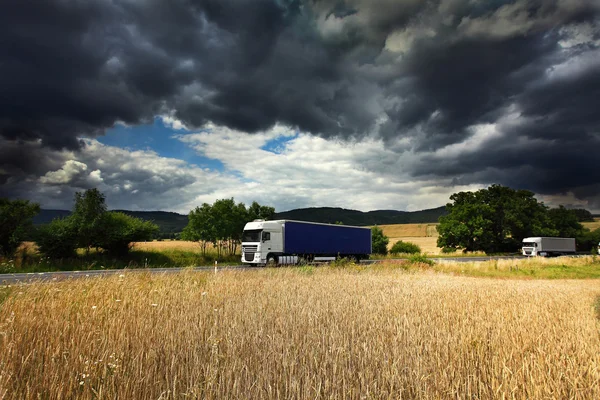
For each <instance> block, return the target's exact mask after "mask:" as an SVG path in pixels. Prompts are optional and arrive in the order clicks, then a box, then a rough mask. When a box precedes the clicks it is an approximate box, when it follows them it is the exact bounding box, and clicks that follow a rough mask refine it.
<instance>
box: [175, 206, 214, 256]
mask: <svg viewBox="0 0 600 400" xmlns="http://www.w3.org/2000/svg"><path fill="white" fill-rule="evenodd" d="M214 225H215V222H214V221H213V219H212V213H211V206H210V204H207V203H204V204H202V207H196V208H195V209H194V210H191V211H190V213H189V214H188V224H187V225H186V227H185V228H183V232H181V239H183V240H189V241H192V242H198V243H200V248H201V249H202V255H206V249H207V247H208V245H209V243H212V242H215V241H216V239H215V229H214Z"/></svg>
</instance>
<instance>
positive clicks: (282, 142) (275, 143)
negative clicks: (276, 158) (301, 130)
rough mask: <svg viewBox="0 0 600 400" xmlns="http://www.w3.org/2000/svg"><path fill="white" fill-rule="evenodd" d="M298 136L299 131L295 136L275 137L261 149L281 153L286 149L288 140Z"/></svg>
mask: <svg viewBox="0 0 600 400" xmlns="http://www.w3.org/2000/svg"><path fill="white" fill-rule="evenodd" d="M297 137H298V133H296V134H295V135H294V136H279V137H277V138H275V139H272V140H269V141H268V142H267V143H265V144H264V145H263V146H261V147H260V148H261V150H265V151H268V152H270V153H274V154H281V153H283V151H284V150H285V148H286V146H287V144H288V142H290V141H292V140H294V139H296V138H297Z"/></svg>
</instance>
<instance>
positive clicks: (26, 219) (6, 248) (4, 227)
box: [0, 198, 40, 257]
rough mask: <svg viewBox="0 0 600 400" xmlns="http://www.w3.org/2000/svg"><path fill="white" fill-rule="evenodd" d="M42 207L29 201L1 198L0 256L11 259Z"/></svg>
mask: <svg viewBox="0 0 600 400" xmlns="http://www.w3.org/2000/svg"><path fill="white" fill-rule="evenodd" d="M39 212H40V206H39V204H36V203H30V202H29V201H27V200H8V199H4V198H0V255H3V256H7V257H10V256H12V255H13V254H14V252H15V251H16V250H17V248H18V247H19V245H20V244H21V242H22V241H23V240H24V239H25V236H26V235H27V233H28V232H29V230H30V229H31V226H32V223H31V220H32V218H33V217H34V216H35V215H36V214H37V213H39Z"/></svg>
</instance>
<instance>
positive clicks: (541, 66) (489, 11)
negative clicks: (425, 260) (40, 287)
mask: <svg viewBox="0 0 600 400" xmlns="http://www.w3.org/2000/svg"><path fill="white" fill-rule="evenodd" d="M0 9H1V10H2V12H1V13H0V196H4V197H9V198H25V199H30V200H33V201H36V202H39V203H40V204H41V205H42V207H44V208H59V209H70V208H71V207H72V202H73V194H74V193H75V192H77V191H82V190H85V189H88V188H92V187H96V188H98V189H100V190H101V191H102V192H104V193H105V194H106V196H107V202H108V206H109V208H111V209H116V208H119V209H130V210H165V211H177V212H181V213H187V212H188V211H189V210H190V209H192V208H194V207H196V206H198V205H201V204H202V203H203V202H208V203H212V202H214V201H215V200H217V199H221V198H230V197H233V198H235V200H236V201H243V202H245V203H246V204H249V203H251V202H252V201H254V200H256V201H258V202H259V203H261V204H264V205H271V206H274V207H275V208H276V210H277V211H285V210H289V209H294V208H301V207H321V206H329V207H343V208H350V209H357V210H362V211H369V210H376V209H395V210H407V211H414V210H421V209H426V208H433V207H438V206H441V205H444V204H446V203H447V202H448V201H449V196H450V195H451V194H452V193H454V192H457V191H464V190H476V189H479V188H483V187H487V186H489V185H491V184H494V183H496V184H502V185H507V186H510V187H513V188H515V189H528V190H531V191H533V192H535V193H536V194H537V197H538V199H539V200H541V201H544V202H545V203H546V204H547V205H550V206H556V205H558V204H564V205H567V206H571V207H581V208H586V209H588V210H590V211H592V212H596V213H600V1H598V0H516V1H502V0H428V1H424V0H347V1H342V0H323V1H320V0H310V1H308V0H307V1H295V0H197V1H195V0H172V1H164V0H81V1H69V0H48V1H44V2H33V1H26V0H22V1H14V0H0Z"/></svg>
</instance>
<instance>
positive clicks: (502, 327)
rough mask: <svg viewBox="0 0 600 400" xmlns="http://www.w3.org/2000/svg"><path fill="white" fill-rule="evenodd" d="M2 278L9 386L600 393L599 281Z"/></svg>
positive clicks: (386, 273)
mask: <svg viewBox="0 0 600 400" xmlns="http://www.w3.org/2000/svg"><path fill="white" fill-rule="evenodd" d="M12 289H13V291H12V293H11V294H10V296H9V298H8V299H7V300H5V302H4V303H3V304H2V305H1V308H0V321H1V322H0V397H3V396H4V398H7V399H28V398H39V397H41V398H48V399H54V398H123V399H142V398H143V399H159V398H161V399H167V398H173V399H175V398H204V399H259V398H286V399H309V398H310V399H363V398H365V399H369V398H372V399H382V398H386V399H400V398H438V399H447V398H527V399H542V398H573V399H592V398H600V336H599V335H598V329H599V327H600V326H599V322H598V320H597V319H596V315H595V310H594V304H595V302H596V301H597V300H596V299H597V297H598V295H599V294H600V287H599V286H598V284H597V281H506V280H488V279H475V278H464V277H453V276H449V275H441V274H436V273H433V272H423V273H403V272H402V271H401V270H399V269H392V268H391V267H388V268H385V267H383V268H381V269H377V270H373V269H371V270H364V269H351V268H350V269H336V268H317V269H314V268H297V269H281V270H271V269H261V270H255V271H249V272H227V271H223V272H219V273H218V274H207V273H192V272H186V273H183V274H179V275H168V276H166V275H163V276H156V275H149V274H141V273H127V274H126V275H124V276H123V277H122V278H119V277H112V278H102V279H89V280H77V281H72V282H60V283H54V284H34V285H31V286H28V287H17V288H12Z"/></svg>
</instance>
